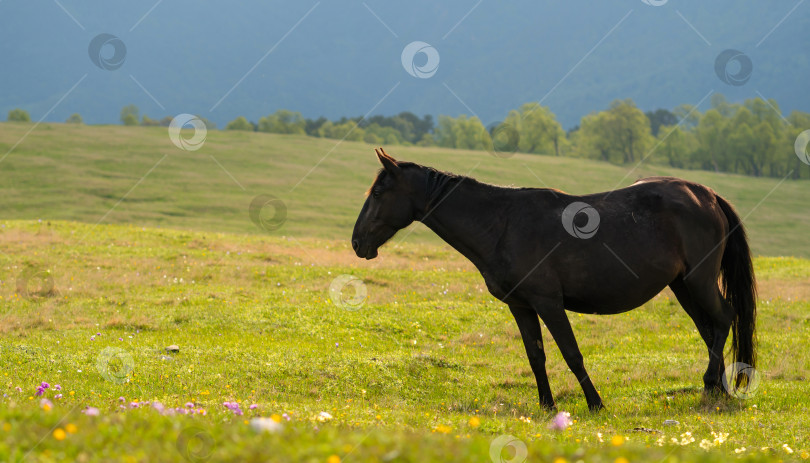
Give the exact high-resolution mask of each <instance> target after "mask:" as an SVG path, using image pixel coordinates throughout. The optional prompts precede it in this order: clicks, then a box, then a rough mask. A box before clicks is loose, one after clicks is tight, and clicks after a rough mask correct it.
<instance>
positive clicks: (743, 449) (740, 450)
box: [734, 447, 745, 453]
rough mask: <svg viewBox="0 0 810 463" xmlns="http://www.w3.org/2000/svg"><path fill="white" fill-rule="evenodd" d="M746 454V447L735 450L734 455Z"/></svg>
mask: <svg viewBox="0 0 810 463" xmlns="http://www.w3.org/2000/svg"><path fill="white" fill-rule="evenodd" d="M743 452H745V447H740V448H738V449H734V453H743Z"/></svg>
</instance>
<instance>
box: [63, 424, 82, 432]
mask: <svg viewBox="0 0 810 463" xmlns="http://www.w3.org/2000/svg"><path fill="white" fill-rule="evenodd" d="M65 431H67V432H69V433H71V434H76V433H77V432H78V431H79V428H77V427H76V425H75V424H73V423H68V424H67V425H66V426H65Z"/></svg>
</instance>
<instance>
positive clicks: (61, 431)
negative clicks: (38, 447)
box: [53, 428, 67, 440]
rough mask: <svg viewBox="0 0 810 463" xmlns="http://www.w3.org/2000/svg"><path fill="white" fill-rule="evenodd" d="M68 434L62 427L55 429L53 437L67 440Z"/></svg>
mask: <svg viewBox="0 0 810 463" xmlns="http://www.w3.org/2000/svg"><path fill="white" fill-rule="evenodd" d="M65 437H67V434H65V430H64V429H62V428H56V429H54V430H53V438H54V439H56V440H65Z"/></svg>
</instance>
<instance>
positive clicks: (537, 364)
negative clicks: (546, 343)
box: [509, 304, 555, 409]
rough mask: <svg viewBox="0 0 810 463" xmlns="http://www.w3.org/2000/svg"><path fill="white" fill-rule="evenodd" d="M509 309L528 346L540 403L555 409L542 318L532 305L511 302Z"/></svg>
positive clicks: (527, 353) (527, 349) (524, 342)
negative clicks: (547, 367) (547, 372)
mask: <svg viewBox="0 0 810 463" xmlns="http://www.w3.org/2000/svg"><path fill="white" fill-rule="evenodd" d="M509 310H511V311H512V315H513V316H514V317H515V321H516V322H517V325H518V329H519V330H520V336H521V337H522V338H523V346H524V347H525V348H526V355H527V356H528V357H529V365H531V367H532V372H533V373H534V379H535V380H536V381H537V392H538V394H539V395H540V405H542V406H543V407H545V408H547V409H554V408H555V407H554V397H553V396H552V395H551V387H550V386H549V384H548V375H547V374H546V352H545V350H544V349H543V335H542V332H541V331H540V320H539V319H538V318H537V312H535V311H534V309H532V308H531V306H528V305H526V306H523V305H518V304H509Z"/></svg>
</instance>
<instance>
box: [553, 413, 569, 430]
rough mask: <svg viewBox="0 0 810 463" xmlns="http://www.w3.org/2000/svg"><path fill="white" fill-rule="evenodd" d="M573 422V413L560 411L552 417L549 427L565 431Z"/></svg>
mask: <svg viewBox="0 0 810 463" xmlns="http://www.w3.org/2000/svg"><path fill="white" fill-rule="evenodd" d="M571 424H572V423H571V414H570V413H568V412H560V413H557V415H555V416H554V418H552V420H551V423H550V424H549V425H548V427H549V428H551V429H555V430H557V431H564V430H565V429H567V428H568V427H569V426H571Z"/></svg>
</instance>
